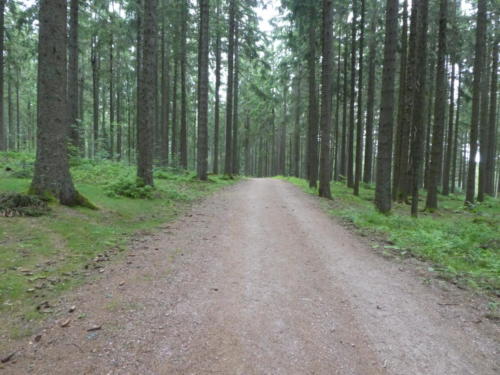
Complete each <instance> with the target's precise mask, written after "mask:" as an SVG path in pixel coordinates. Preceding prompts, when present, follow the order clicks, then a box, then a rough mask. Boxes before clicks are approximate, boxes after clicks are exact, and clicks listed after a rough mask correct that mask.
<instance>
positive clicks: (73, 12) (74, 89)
mask: <svg viewBox="0 0 500 375" xmlns="http://www.w3.org/2000/svg"><path fill="white" fill-rule="evenodd" d="M68 47H69V48H68V49H69V51H68V52H69V53H68V57H69V61H68V101H69V103H68V104H69V113H68V115H69V122H68V126H69V129H70V133H69V134H70V140H71V144H72V145H73V147H74V148H75V151H76V152H77V153H79V154H82V151H83V149H82V145H81V144H80V142H81V141H80V126H79V123H78V0H71V2H70V19H69V40H68Z"/></svg>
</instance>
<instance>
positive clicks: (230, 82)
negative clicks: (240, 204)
mask: <svg viewBox="0 0 500 375" xmlns="http://www.w3.org/2000/svg"><path fill="white" fill-rule="evenodd" d="M235 12H236V0H230V1H229V30H228V50H227V91H226V93H227V96H226V159H225V164H224V173H225V174H227V175H231V173H232V171H233V160H232V159H233V151H232V150H233V148H232V146H233V119H234V118H233V90H234V74H233V73H234V33H235V24H236V20H235V16H236V15H235Z"/></svg>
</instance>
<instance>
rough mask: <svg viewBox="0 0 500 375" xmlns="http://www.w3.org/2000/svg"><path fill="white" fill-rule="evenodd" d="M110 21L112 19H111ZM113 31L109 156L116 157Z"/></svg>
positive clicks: (110, 76) (110, 53)
mask: <svg viewBox="0 0 500 375" xmlns="http://www.w3.org/2000/svg"><path fill="white" fill-rule="evenodd" d="M110 23H112V21H111V20H110ZM113 43H114V41H113V32H112V31H111V32H110V35H109V143H108V148H109V158H110V159H111V160H113V159H114V148H115V125H116V124H115V86H114V79H113V78H114V77H113V76H114V61H113V58H114V56H113V48H114V46H113Z"/></svg>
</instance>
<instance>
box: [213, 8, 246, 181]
mask: <svg viewBox="0 0 500 375" xmlns="http://www.w3.org/2000/svg"><path fill="white" fill-rule="evenodd" d="M220 17H221V14H220V0H217V23H216V31H215V33H216V34H215V35H216V36H215V93H214V94H215V107H214V149H213V171H214V174H218V173H219V137H220V136H219V128H220V85H221V77H220V75H221V65H222V64H221V60H222V59H221V31H220ZM245 172H246V171H245Z"/></svg>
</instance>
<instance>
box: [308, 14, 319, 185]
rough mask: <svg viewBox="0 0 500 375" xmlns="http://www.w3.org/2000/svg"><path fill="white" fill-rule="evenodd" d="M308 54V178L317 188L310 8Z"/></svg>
mask: <svg viewBox="0 0 500 375" xmlns="http://www.w3.org/2000/svg"><path fill="white" fill-rule="evenodd" d="M309 7H310V9H309V25H308V39H309V40H308V49H309V50H308V54H307V66H308V70H309V114H308V115H309V119H308V120H309V124H308V129H307V130H308V132H307V140H308V147H307V177H308V180H309V187H311V188H316V186H317V184H318V99H317V93H316V90H317V87H316V11H315V8H314V6H312V5H310V6H309Z"/></svg>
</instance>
